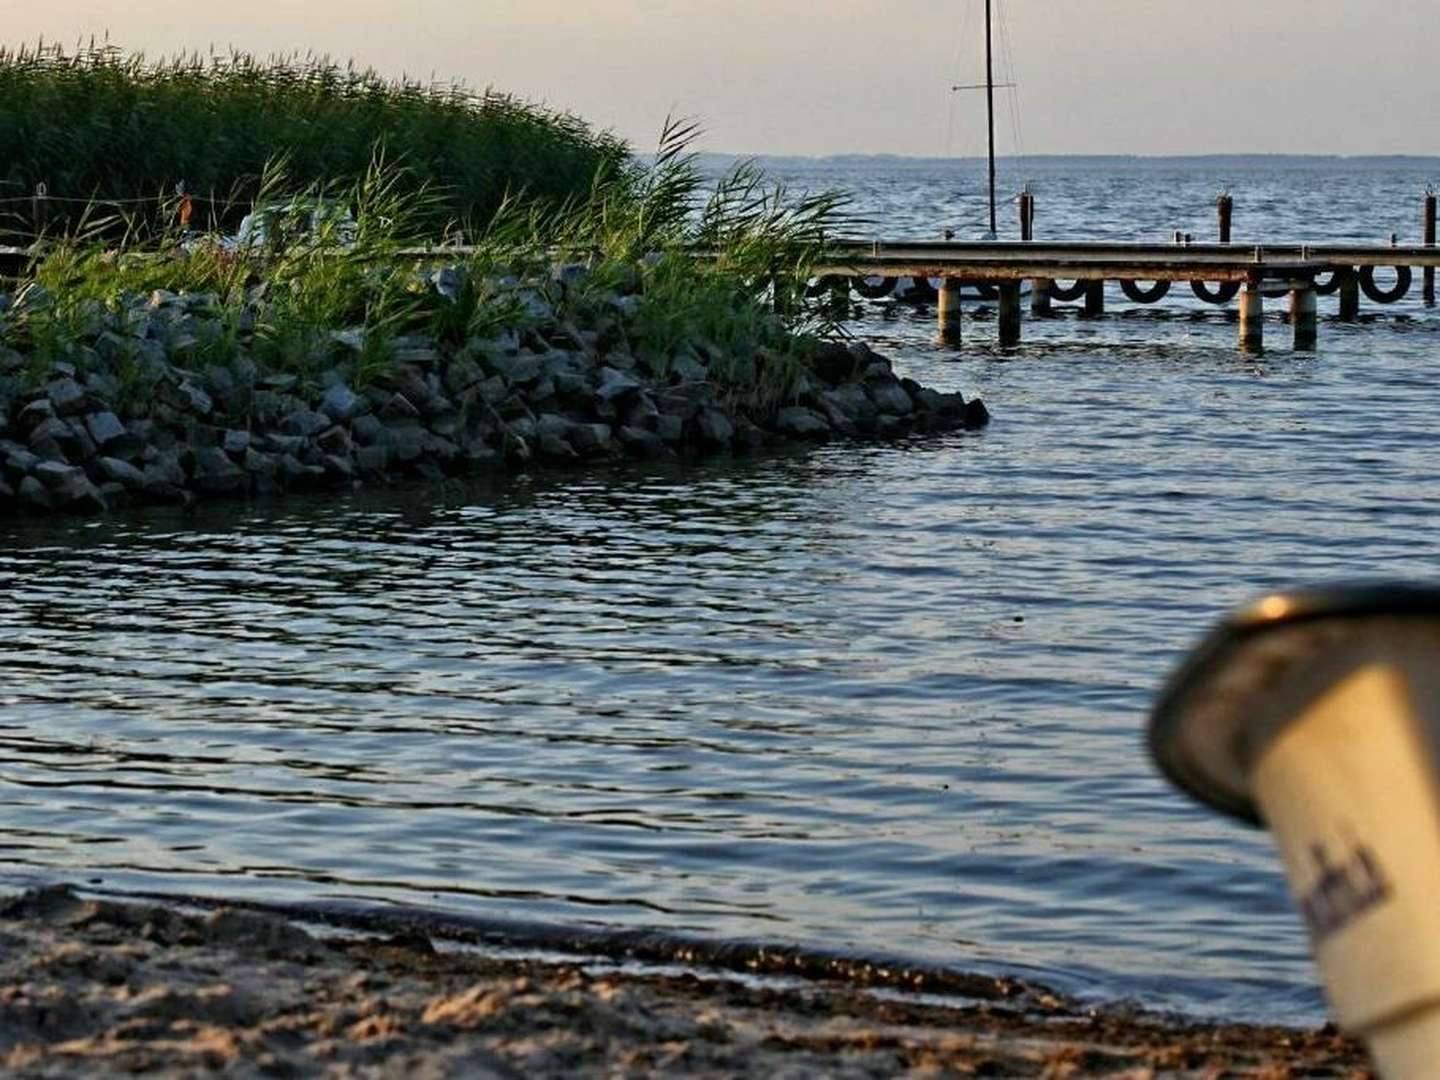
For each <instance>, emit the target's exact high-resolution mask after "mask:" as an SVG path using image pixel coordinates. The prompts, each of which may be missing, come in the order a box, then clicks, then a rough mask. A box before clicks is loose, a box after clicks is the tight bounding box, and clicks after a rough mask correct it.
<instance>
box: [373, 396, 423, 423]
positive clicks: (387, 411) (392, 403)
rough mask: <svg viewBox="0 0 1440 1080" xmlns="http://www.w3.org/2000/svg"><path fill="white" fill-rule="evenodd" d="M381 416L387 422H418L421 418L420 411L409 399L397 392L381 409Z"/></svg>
mask: <svg viewBox="0 0 1440 1080" xmlns="http://www.w3.org/2000/svg"><path fill="white" fill-rule="evenodd" d="M380 415H381V416H383V417H384V418H385V419H387V420H416V419H419V417H420V410H419V409H417V408H416V407H415V406H414V405H413V404H412V403H411V401H410V399H409V398H408V397H406V396H405V395H404V394H401V393H398V392H397V393H394V394H391V395H390V398H389V400H388V401H386V402H385V405H384V407H382V408H381V410H380Z"/></svg>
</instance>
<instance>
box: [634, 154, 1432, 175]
mask: <svg viewBox="0 0 1440 1080" xmlns="http://www.w3.org/2000/svg"><path fill="white" fill-rule="evenodd" d="M642 157H643V155H642ZM751 160H753V161H756V162H759V163H760V164H761V165H763V166H765V167H767V168H773V167H775V166H783V165H792V166H796V165H798V166H810V167H814V166H852V165H863V164H886V165H893V166H897V167H900V168H925V167H929V166H935V165H949V166H954V165H975V166H977V167H979V166H984V165H985V158H984V157H977V156H975V155H964V156H957V157H945V156H931V157H925V156H914V157H912V156H909V155H905V154H828V155H807V154H735V153H728V152H721V151H705V152H703V153H701V154H700V155H699V161H700V164H701V165H702V166H703V167H706V168H709V167H713V166H724V165H728V164H731V163H733V162H736V161H751ZM997 163H998V164H999V165H1000V167H1001V168H1014V167H1020V166H1046V165H1051V166H1053V165H1067V164H1080V165H1110V164H1114V165H1140V166H1177V165H1179V166H1185V165H1200V166H1215V165H1219V166H1230V167H1244V166H1266V167H1268V168H1277V167H1279V168H1286V167H1289V168H1313V167H1315V166H1327V165H1340V166H1350V167H1361V168H1365V167H1372V168H1373V167H1387V166H1388V167H1393V166H1397V165H1428V166H1431V167H1433V168H1435V170H1436V173H1437V180H1440V155H1434V154H1428V155H1427V154H1364V155H1347V154H1154V155H1151V154H1020V155H1007V156H1002V157H1000V158H998V159H997Z"/></svg>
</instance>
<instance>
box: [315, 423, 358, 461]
mask: <svg viewBox="0 0 1440 1080" xmlns="http://www.w3.org/2000/svg"><path fill="white" fill-rule="evenodd" d="M315 445H316V446H318V447H319V448H320V449H321V450H323V451H324V452H325V453H327V454H340V455H342V456H343V455H348V454H349V453H350V450H351V442H350V433H349V432H348V431H346V430H345V429H344V428H343V427H341V426H340V425H339V424H336V425H335V426H334V427H330V428H326V429H325V430H324V431H322V432H321V433H320V434H319V435H317V436H316V437H315Z"/></svg>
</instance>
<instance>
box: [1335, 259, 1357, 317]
mask: <svg viewBox="0 0 1440 1080" xmlns="http://www.w3.org/2000/svg"><path fill="white" fill-rule="evenodd" d="M1336 273H1338V274H1341V275H1343V276H1342V277H1341V278H1340V321H1341V322H1354V321H1355V320H1356V319H1358V318H1359V317H1360V275H1359V274H1357V273H1356V272H1355V269H1354V267H1350V266H1347V267H1344V268H1342V269H1340V270H1337V271H1336Z"/></svg>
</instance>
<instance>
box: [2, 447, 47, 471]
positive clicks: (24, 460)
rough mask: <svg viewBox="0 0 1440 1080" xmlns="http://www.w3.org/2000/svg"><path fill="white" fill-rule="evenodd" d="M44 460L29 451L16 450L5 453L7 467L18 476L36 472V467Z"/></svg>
mask: <svg viewBox="0 0 1440 1080" xmlns="http://www.w3.org/2000/svg"><path fill="white" fill-rule="evenodd" d="M42 460H43V459H42V458H41V457H40V456H39V455H38V454H32V453H31V452H30V451H29V450H21V449H14V450H7V451H6V452H5V467H6V468H7V469H8V470H9V471H10V472H11V473H12V474H14V475H16V476H22V475H24V474H26V473H30V472H34V471H35V466H36V465H39V464H40V462H41V461H42Z"/></svg>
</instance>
